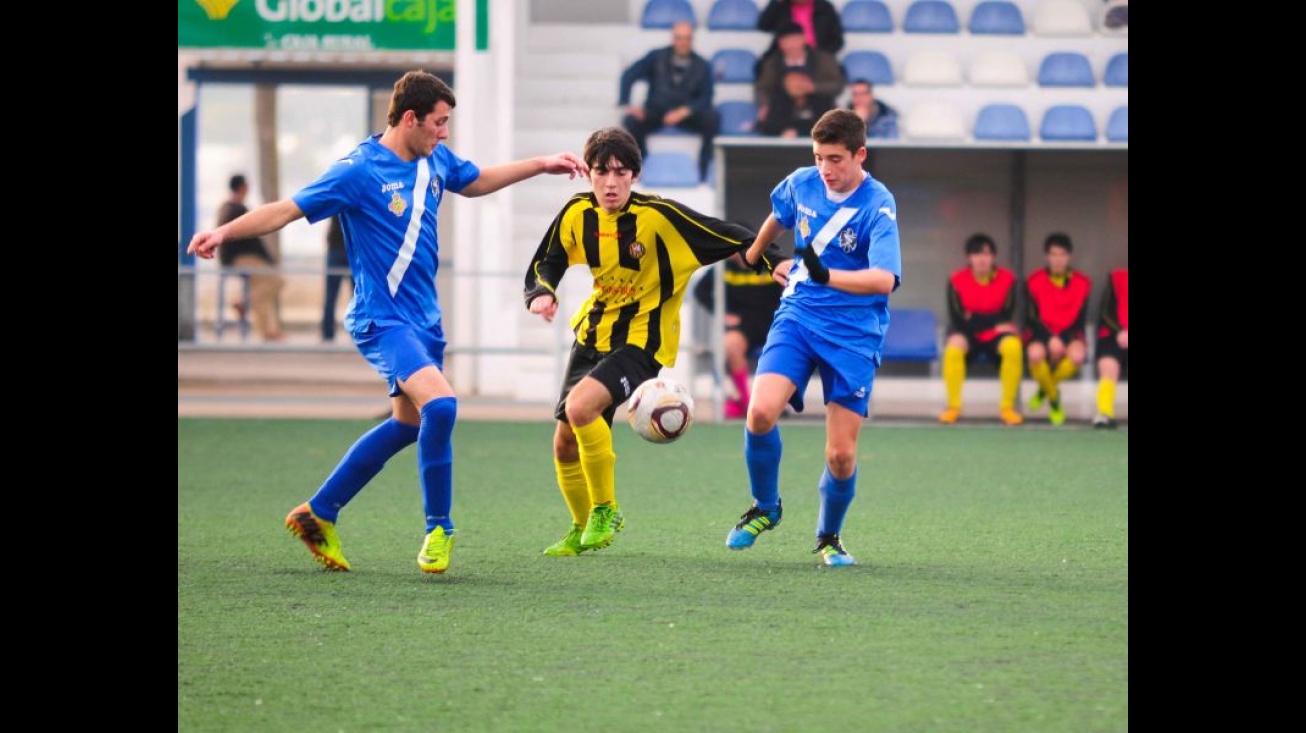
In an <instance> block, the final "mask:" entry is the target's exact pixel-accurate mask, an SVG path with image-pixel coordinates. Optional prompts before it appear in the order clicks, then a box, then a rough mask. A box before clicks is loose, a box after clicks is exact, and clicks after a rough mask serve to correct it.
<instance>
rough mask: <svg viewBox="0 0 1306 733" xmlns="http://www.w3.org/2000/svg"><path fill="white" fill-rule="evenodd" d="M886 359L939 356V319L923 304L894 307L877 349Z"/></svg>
mask: <svg viewBox="0 0 1306 733" xmlns="http://www.w3.org/2000/svg"><path fill="white" fill-rule="evenodd" d="M880 356H881V358H883V359H884V360H886V361H934V360H935V359H937V358H939V323H938V319H937V318H935V316H934V311H932V310H929V309H926V308H893V309H892V310H890V311H889V331H888V333H886V334H884V348H883V350H882V351H881V352H880Z"/></svg>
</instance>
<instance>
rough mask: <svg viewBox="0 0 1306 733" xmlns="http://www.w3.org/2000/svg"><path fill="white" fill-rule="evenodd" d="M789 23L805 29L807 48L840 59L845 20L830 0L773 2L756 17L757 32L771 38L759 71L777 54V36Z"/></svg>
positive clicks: (772, 0) (760, 59)
mask: <svg viewBox="0 0 1306 733" xmlns="http://www.w3.org/2000/svg"><path fill="white" fill-rule="evenodd" d="M786 23H797V24H798V25H799V26H801V27H802V29H803V37H804V38H805V39H806V40H807V45H809V46H811V47H812V48H816V49H820V50H822V51H825V52H826V53H828V54H830V55H831V56H838V55H839V52H840V51H842V50H843V21H842V20H840V19H839V9H838V8H836V7H835V6H834V3H832V2H830V0H771V1H770V2H769V3H767V4H766V7H765V8H763V9H762V12H760V13H758V15H757V29H758V30H759V31H765V32H767V33H770V34H771V35H772V39H771V45H770V46H769V47H767V49H766V51H765V52H764V53H763V54H762V56H761V57H760V58H759V59H758V68H759V69H760V68H761V63H762V61H763V60H765V59H766V58H767V57H768V56H771V55H773V54H774V53H775V51H776V42H775V34H776V31H779V30H780V28H781V27H782V26H784V25H785V24H786Z"/></svg>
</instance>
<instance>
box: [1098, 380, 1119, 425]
mask: <svg viewBox="0 0 1306 733" xmlns="http://www.w3.org/2000/svg"><path fill="white" fill-rule="evenodd" d="M1097 411H1098V412H1100V413H1102V414H1103V415H1106V416H1107V417H1111V418H1114V417H1115V416H1116V380H1114V379H1103V380H1102V381H1100V382H1098V383H1097Z"/></svg>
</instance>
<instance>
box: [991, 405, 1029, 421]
mask: <svg viewBox="0 0 1306 733" xmlns="http://www.w3.org/2000/svg"><path fill="white" fill-rule="evenodd" d="M998 417H999V418H1001V419H1002V422H1003V424H1004V425H1020V424H1021V423H1023V422H1025V416H1024V415H1021V414H1020V413H1019V412H1016V411H1015V410H1013V409H1011V408H1010V407H1004V408H1002V412H1000V413H998Z"/></svg>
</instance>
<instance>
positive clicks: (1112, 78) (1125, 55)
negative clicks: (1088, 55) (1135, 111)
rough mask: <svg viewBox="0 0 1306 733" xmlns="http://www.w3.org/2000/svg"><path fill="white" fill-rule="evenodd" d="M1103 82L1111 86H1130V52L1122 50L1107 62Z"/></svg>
mask: <svg viewBox="0 0 1306 733" xmlns="http://www.w3.org/2000/svg"><path fill="white" fill-rule="evenodd" d="M1102 83H1103V84H1105V85H1106V86H1109V87H1128V86H1129V52H1128V51H1121V52H1120V53H1118V54H1116V55H1115V56H1112V57H1111V59H1110V60H1109V61H1107V62H1106V71H1105V72H1104V73H1103V74H1102Z"/></svg>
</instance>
